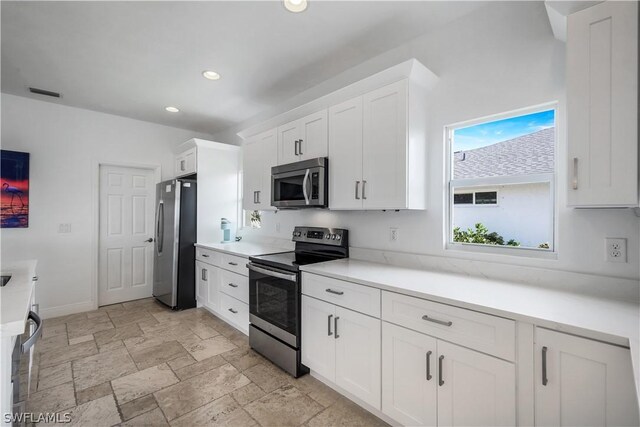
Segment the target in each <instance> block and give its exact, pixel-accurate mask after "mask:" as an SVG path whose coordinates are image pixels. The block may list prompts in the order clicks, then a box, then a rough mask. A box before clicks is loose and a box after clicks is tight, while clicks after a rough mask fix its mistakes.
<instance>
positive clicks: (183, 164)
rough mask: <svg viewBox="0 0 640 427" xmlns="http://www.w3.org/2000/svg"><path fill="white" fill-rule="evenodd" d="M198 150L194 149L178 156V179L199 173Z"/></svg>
mask: <svg viewBox="0 0 640 427" xmlns="http://www.w3.org/2000/svg"><path fill="white" fill-rule="evenodd" d="M196 150H197V148H196V147H193V148H190V149H189V150H187V151H185V152H183V153H180V154H179V155H178V156H176V177H181V176H186V175H192V174H194V173H196V172H197V170H196V169H197V166H196V159H197V157H196V153H197V152H196Z"/></svg>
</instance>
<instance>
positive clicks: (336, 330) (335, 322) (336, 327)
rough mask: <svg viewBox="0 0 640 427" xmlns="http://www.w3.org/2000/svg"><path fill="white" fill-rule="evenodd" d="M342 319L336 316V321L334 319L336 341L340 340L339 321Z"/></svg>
mask: <svg viewBox="0 0 640 427" xmlns="http://www.w3.org/2000/svg"><path fill="white" fill-rule="evenodd" d="M339 318H340V316H336V318H335V319H333V331H334V332H335V336H334V338H335V339H338V338H340V335H338V319H339Z"/></svg>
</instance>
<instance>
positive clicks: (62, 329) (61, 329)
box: [42, 320, 67, 340]
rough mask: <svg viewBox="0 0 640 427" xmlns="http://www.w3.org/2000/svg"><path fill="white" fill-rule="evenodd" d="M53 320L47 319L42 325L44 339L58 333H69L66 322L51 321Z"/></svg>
mask: <svg viewBox="0 0 640 427" xmlns="http://www.w3.org/2000/svg"><path fill="white" fill-rule="evenodd" d="M50 322H51V320H45V321H44V325H43V326H42V339H43V340H44V339H47V338H52V337H55V336H58V335H66V334H67V324H66V323H50Z"/></svg>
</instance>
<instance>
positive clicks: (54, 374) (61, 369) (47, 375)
mask: <svg viewBox="0 0 640 427" xmlns="http://www.w3.org/2000/svg"><path fill="white" fill-rule="evenodd" d="M32 375H33V373H32ZM70 381H73V376H72V375H71V362H64V363H61V364H59V365H55V366H49V367H45V368H42V369H40V372H39V374H38V390H45V389H47V388H51V387H55V386H57V385H60V384H64V383H68V382H70Z"/></svg>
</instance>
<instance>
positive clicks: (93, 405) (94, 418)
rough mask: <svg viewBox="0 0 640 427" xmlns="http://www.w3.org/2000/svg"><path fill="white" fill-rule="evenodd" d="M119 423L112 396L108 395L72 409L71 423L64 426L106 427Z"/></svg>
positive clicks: (118, 415)
mask: <svg viewBox="0 0 640 427" xmlns="http://www.w3.org/2000/svg"><path fill="white" fill-rule="evenodd" d="M120 421H122V420H121V419H120V414H119V413H118V408H117V407H116V402H115V400H114V399H113V395H111V394H109V395H108V396H104V397H101V398H99V399H96V400H91V401H89V402H87V403H83V404H82V405H80V406H78V407H76V408H74V409H73V410H72V411H71V423H69V424H66V425H72V426H73V425H77V426H92V427H100V426H105V427H107V426H112V425H114V424H118V423H119V422H120Z"/></svg>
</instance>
